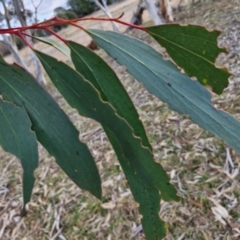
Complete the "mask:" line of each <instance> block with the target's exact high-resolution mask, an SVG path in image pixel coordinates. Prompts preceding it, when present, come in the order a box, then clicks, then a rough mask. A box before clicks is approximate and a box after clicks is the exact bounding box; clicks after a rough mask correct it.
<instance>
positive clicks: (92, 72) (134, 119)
mask: <svg viewBox="0 0 240 240" xmlns="http://www.w3.org/2000/svg"><path fill="white" fill-rule="evenodd" d="M68 45H69V47H70V49H71V58H72V61H73V63H74V66H75V68H76V70H77V71H78V72H79V73H81V74H82V75H83V77H84V78H85V79H87V80H88V81H90V82H91V83H92V84H93V85H94V87H95V88H96V89H97V90H98V91H99V92H100V93H101V98H102V99H103V100H105V101H108V102H110V103H111V105H112V106H113V107H114V108H115V109H116V112H117V114H118V115H119V116H121V117H123V118H124V119H125V120H126V121H127V122H128V123H129V124H130V126H131V127H132V128H133V130H134V135H135V136H138V137H140V138H141V139H142V143H143V145H144V146H146V147H148V148H149V149H151V145H150V143H149V141H148V139H147V136H146V132H145V129H144V127H143V125H142V122H141V121H140V119H139V116H138V113H137V111H136V109H135V107H134V105H133V103H132V101H131V99H130V97H129V96H128V94H127V92H126V90H125V89H124V87H123V86H122V84H121V82H120V81H119V79H118V77H117V75H116V73H115V72H114V71H113V70H112V69H111V68H110V67H109V66H108V65H107V63H106V62H105V61H104V60H103V59H102V58H100V57H99V56H98V55H97V54H95V53H94V52H93V51H91V50H89V49H88V48H86V47H84V46H82V45H80V44H77V43H75V42H71V41H69V42H68Z"/></svg>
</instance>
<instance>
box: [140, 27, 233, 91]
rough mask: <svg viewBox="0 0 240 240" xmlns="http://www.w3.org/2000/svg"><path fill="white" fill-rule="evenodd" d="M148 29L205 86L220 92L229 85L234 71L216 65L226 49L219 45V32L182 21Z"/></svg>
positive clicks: (174, 59) (182, 66)
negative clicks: (183, 23)
mask: <svg viewBox="0 0 240 240" xmlns="http://www.w3.org/2000/svg"><path fill="white" fill-rule="evenodd" d="M145 30H146V31H147V32H148V33H149V34H150V35H151V36H152V37H153V38H154V39H155V40H156V41H157V42H158V43H159V44H160V45H161V46H162V47H164V48H165V49H166V50H167V52H168V54H169V55H170V56H171V58H172V59H173V61H174V62H175V63H176V64H177V65H178V66H179V67H180V68H182V69H184V71H185V73H186V74H188V75H189V76H190V77H196V78H197V80H198V81H199V82H200V83H201V84H203V85H204V86H210V87H212V90H213V92H215V93H217V94H221V93H222V91H223V89H224V88H226V87H227V86H228V78H229V77H230V76H231V74H230V73H229V72H228V71H227V70H226V69H224V68H216V67H215V60H216V58H217V56H218V55H219V54H220V53H222V52H226V51H225V50H224V49H220V48H219V47H218V46H217V38H218V37H219V35H220V33H221V32H220V31H217V30H214V31H212V32H209V31H208V30H207V29H206V28H205V27H202V26H194V25H188V26H181V25H179V24H167V25H160V26H154V27H147V28H145Z"/></svg>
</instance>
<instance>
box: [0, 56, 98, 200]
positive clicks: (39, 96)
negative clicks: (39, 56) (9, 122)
mask: <svg viewBox="0 0 240 240" xmlns="http://www.w3.org/2000/svg"><path fill="white" fill-rule="evenodd" d="M0 72H1V78H0V92H1V93H2V96H3V98H4V99H6V100H9V101H11V102H13V103H15V104H16V105H18V106H23V107H24V108H25V109H26V111H27V113H28V115H29V117H30V119H31V122H32V129H33V131H35V133H36V136H37V139H38V141H39V142H40V143H41V144H42V145H43V146H44V147H45V148H46V149H47V151H48V152H49V153H50V154H51V155H52V156H54V157H55V159H56V162H57V164H58V165H59V166H60V167H61V168H62V169H63V171H64V172H65V173H66V174H67V175H68V176H69V177H70V179H72V180H73V181H74V182H75V183H76V184H77V185H78V186H79V187H80V188H82V189H85V190H87V191H90V192H91V193H92V194H93V195H94V196H96V197H97V198H101V182H100V177H99V173H98V170H97V167H96V164H95V162H94V160H93V157H92V155H91V153H90V151H89V150H88V148H87V146H86V145H85V144H83V143H81V142H80V141H79V138H78V135H79V133H78V131H77V130H76V128H75V127H74V126H73V124H72V123H71V121H70V120H69V118H68V117H67V116H66V114H65V113H64V112H63V111H62V110H61V109H60V108H59V106H58V105H57V103H56V102H55V101H54V100H53V98H52V97H51V96H50V95H49V94H48V93H47V92H46V91H45V90H44V89H43V88H42V87H41V86H40V85H39V84H38V83H37V82H36V80H35V79H34V78H33V77H32V76H31V75H30V74H28V73H26V72H25V71H24V70H22V69H21V68H19V67H17V66H13V65H9V64H7V63H5V62H4V60H3V59H2V58H0Z"/></svg>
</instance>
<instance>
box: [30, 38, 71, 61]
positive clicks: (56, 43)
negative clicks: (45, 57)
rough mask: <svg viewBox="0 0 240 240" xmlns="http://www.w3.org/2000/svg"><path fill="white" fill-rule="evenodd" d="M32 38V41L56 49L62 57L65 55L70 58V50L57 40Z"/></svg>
mask: <svg viewBox="0 0 240 240" xmlns="http://www.w3.org/2000/svg"><path fill="white" fill-rule="evenodd" d="M32 38H34V39H36V40H38V41H40V42H43V43H45V44H47V45H49V46H52V47H54V48H56V49H57V50H58V51H60V52H61V53H63V54H64V55H66V56H67V57H68V58H69V59H70V58H71V56H70V49H69V48H68V47H67V45H66V44H64V43H63V42H61V41H59V40H57V41H56V40H54V39H52V38H50V37H35V36H32Z"/></svg>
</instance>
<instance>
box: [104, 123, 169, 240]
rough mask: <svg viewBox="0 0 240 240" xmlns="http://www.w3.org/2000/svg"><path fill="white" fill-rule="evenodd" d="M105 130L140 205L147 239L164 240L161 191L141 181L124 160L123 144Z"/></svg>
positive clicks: (164, 229)
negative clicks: (160, 208)
mask: <svg viewBox="0 0 240 240" xmlns="http://www.w3.org/2000/svg"><path fill="white" fill-rule="evenodd" d="M104 129H105V132H106V134H107V136H108V138H109V140H110V142H111V143H112V145H113V147H114V150H115V152H116V154H117V156H118V160H119V162H120V164H121V167H122V169H123V171H124V174H125V176H126V178H127V180H128V183H129V186H130V189H131V191H132V193H133V196H134V199H135V200H136V201H137V202H138V203H139V213H140V214H141V215H142V219H141V222H142V226H143V230H144V233H145V236H146V239H148V240H152V239H163V237H164V236H165V235H166V227H165V224H164V222H163V221H162V220H161V219H160V218H159V215H158V213H159V203H160V195H159V191H158V190H157V189H156V188H154V187H149V186H147V185H146V184H144V183H143V182H142V181H141V179H139V177H138V176H137V175H136V172H135V170H134V169H133V168H132V167H130V165H129V164H128V162H127V161H126V159H125V158H124V156H123V154H122V152H123V150H122V148H121V143H119V141H118V139H116V138H115V136H114V134H112V133H111V132H110V131H109V130H108V129H107V128H106V127H104Z"/></svg>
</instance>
